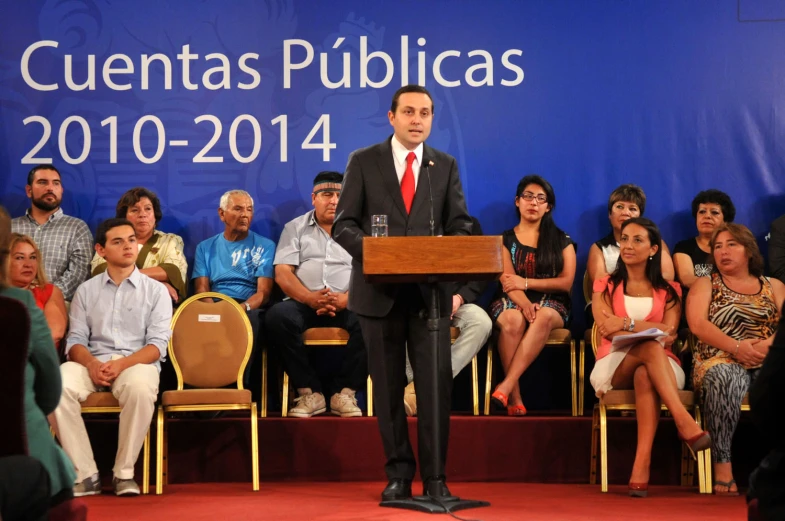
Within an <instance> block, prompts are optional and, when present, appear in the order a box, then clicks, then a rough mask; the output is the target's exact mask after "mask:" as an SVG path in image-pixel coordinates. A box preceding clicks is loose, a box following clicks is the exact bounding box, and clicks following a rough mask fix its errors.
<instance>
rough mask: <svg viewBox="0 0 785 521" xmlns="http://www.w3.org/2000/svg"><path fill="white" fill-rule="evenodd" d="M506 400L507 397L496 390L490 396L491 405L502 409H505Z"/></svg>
mask: <svg viewBox="0 0 785 521" xmlns="http://www.w3.org/2000/svg"><path fill="white" fill-rule="evenodd" d="M507 400H508V398H507V395H506V394H504V393H503V392H501V391H499V390H498V388H497V389H496V390H495V391H493V394H492V395H491V401H492V402H493V404H494V405H495V406H497V407H500V408H502V409H504V408H505V407H507Z"/></svg>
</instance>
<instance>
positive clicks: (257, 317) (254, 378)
mask: <svg viewBox="0 0 785 521" xmlns="http://www.w3.org/2000/svg"><path fill="white" fill-rule="evenodd" d="M266 311H267V308H260V309H252V310H251V311H248V312H247V314H248V321H249V322H250V323H251V330H252V331H253V351H251V359H250V360H248V364H247V365H246V366H245V373H244V374H243V387H245V388H246V389H250V390H251V394H252V395H253V400H254V401H255V402H257V403H258V402H259V401H260V400H261V389H262V383H261V382H262V377H261V374H262V339H263V337H264V315H265V312H266Z"/></svg>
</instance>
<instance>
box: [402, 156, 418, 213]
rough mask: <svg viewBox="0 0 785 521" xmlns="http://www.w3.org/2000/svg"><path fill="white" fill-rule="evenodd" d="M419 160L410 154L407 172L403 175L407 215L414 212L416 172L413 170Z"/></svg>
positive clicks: (407, 160) (407, 157) (404, 202)
mask: <svg viewBox="0 0 785 521" xmlns="http://www.w3.org/2000/svg"><path fill="white" fill-rule="evenodd" d="M415 159H417V156H416V155H415V154H414V152H409V155H408V156H406V171H405V172H404V173H403V179H401V195H402V196H403V204H404V205H405V206H406V213H410V212H411V210H412V201H414V170H412V163H414V160H415Z"/></svg>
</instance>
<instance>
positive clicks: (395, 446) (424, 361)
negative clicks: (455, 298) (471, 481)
mask: <svg viewBox="0 0 785 521" xmlns="http://www.w3.org/2000/svg"><path fill="white" fill-rule="evenodd" d="M424 308H425V304H424V302H423V298H422V294H421V293H420V290H419V288H418V287H417V286H415V285H406V286H402V287H401V292H400V294H399V295H398V298H397V299H396V301H395V304H394V305H393V308H392V310H390V313H388V314H387V316H386V317H382V318H377V317H368V316H364V315H358V318H359V320H360V325H361V326H362V330H363V337H364V338H365V345H367V346H368V367H369V369H370V371H371V378H372V379H373V399H374V411H375V412H376V417H377V418H378V422H379V431H380V433H381V435H382V444H383V445H384V454H385V456H386V457H387V463H386V464H385V467H384V470H385V472H386V473H387V478H388V479H395V478H403V479H412V478H413V477H414V472H415V470H416V464H415V460H414V452H413V451H412V445H411V442H410V441H409V429H408V427H407V422H406V411H405V409H404V405H403V392H404V388H405V387H406V349H407V345H408V349H409V360H410V361H411V364H412V369H413V370H414V387H415V388H416V389H417V441H418V447H419V451H418V452H419V459H420V475H421V476H422V478H423V480H425V479H428V478H433V477H441V476H444V465H445V461H446V460H447V440H448V439H449V434H450V403H451V395H452V364H451V361H450V319H449V317H442V318H441V319H440V320H439V348H438V349H439V363H438V375H439V376H438V380H437V381H438V386H439V394H440V396H439V398H440V400H439V401H438V402H437V401H436V400H435V397H434V396H433V394H432V393H431V392H430V388H431V382H432V378H431V374H432V372H433V367H434V365H435V364H436V353H435V352H434V351H433V349H432V347H431V344H430V339H429V333H428V329H427V322H426V319H425V318H424ZM437 425H438V428H439V429H440V430H439V434H440V436H439V439H440V444H441V450H440V452H439V453H438V454H434V451H435V447H434V446H433V442H432V438H433V436H432V433H433V431H434V428H436V426H437ZM434 456H436V458H435V459H436V461H435V462H434Z"/></svg>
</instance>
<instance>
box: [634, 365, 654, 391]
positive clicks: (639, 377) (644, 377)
mask: <svg viewBox="0 0 785 521" xmlns="http://www.w3.org/2000/svg"><path fill="white" fill-rule="evenodd" d="M633 383H634V385H635V388H636V389H639V390H646V389H652V384H651V378H650V377H649V370H648V369H646V366H645V365H640V366H638V368H637V369H635V373H634V375H633Z"/></svg>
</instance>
